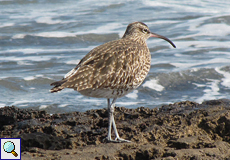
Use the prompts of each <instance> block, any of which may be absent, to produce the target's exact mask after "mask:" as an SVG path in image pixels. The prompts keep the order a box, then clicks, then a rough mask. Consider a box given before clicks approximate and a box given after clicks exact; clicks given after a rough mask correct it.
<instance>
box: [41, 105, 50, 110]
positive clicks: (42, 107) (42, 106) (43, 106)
mask: <svg viewBox="0 0 230 160" xmlns="http://www.w3.org/2000/svg"><path fill="white" fill-rule="evenodd" d="M47 107H48V106H47V105H41V106H40V107H39V109H45V108H47Z"/></svg>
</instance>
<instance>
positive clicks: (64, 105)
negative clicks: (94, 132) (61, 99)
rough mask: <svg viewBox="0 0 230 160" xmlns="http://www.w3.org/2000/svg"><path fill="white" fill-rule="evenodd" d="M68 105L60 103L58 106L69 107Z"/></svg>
mask: <svg viewBox="0 0 230 160" xmlns="http://www.w3.org/2000/svg"><path fill="white" fill-rule="evenodd" d="M67 106H68V104H60V105H59V106H58V107H59V108H64V107H67Z"/></svg>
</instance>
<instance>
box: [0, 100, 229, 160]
mask: <svg viewBox="0 0 230 160" xmlns="http://www.w3.org/2000/svg"><path fill="white" fill-rule="evenodd" d="M115 121H116V123H117V128H118V132H119V133H120V136H121V137H122V138H124V139H127V140H131V141H132V143H106V142H105V141H104V138H105V137H106V135H107V127H108V118H107V111H106V109H97V110H89V111H86V112H83V113H82V112H72V113H65V114H53V115H50V114H47V113H46V111H38V110H31V109H19V108H17V107H14V106H11V107H3V108H0V137H14V138H16V137H19V138H21V141H22V143H21V149H22V159H23V160H27V159H28V160H29V159H39V160H40V159H46V160H50V159H55V160H56V159H64V160H65V159H68V160H69V159H70V158H72V159H74V160H75V159H82V160H84V159H89V160H92V159H95V160H107V159H109V160H113V159H114V160H115V159H117V160H145V159H146V160H147V159H168V160H173V159H180V160H183V159H184V160H188V159H194V160H196V159H197V160H199V159H202V160H204V159H207V160H210V159H218V160H219V159H224V160H230V100H227V99H221V100H211V101H205V102H203V103H202V104H198V103H195V102H191V101H184V102H178V103H174V104H170V105H164V106H162V107H160V108H158V109H149V108H145V107H140V108H137V109H127V108H124V107H117V108H116V110H115Z"/></svg>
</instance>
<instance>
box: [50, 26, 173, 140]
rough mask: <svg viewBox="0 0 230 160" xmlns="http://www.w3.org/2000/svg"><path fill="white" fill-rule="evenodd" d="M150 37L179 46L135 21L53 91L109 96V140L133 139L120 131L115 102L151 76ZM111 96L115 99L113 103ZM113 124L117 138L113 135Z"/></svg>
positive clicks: (58, 83)
mask: <svg viewBox="0 0 230 160" xmlns="http://www.w3.org/2000/svg"><path fill="white" fill-rule="evenodd" d="M149 37H156V38H161V39H164V40H166V41H168V42H169V43H170V44H171V45H172V46H173V47H174V48H176V46H175V45H174V44H173V42H172V41H170V40H169V39H168V38H166V37H164V36H161V35H159V34H156V33H153V32H150V30H149V28H148V26H147V25H146V24H144V23H142V22H133V23H131V24H129V25H128V26H127V29H126V31H125V33H124V35H123V37H122V38H121V39H119V40H114V41H110V42H107V43H105V44H102V45H100V46H98V47H96V48H94V49H93V50H91V51H90V52H89V53H88V54H87V55H86V56H85V57H84V58H82V60H81V61H80V62H79V63H78V64H77V66H76V67H75V68H73V69H72V70H71V71H70V72H68V73H67V74H66V75H65V76H64V78H63V79H62V80H60V81H57V82H54V83H52V84H51V85H53V86H54V87H53V88H52V89H51V90H50V92H58V91H61V90H63V89H64V88H73V89H74V90H76V91H78V92H80V93H81V94H82V95H85V96H89V97H96V98H107V102H108V117H109V120H108V135H107V137H106V139H107V140H108V141H109V142H130V141H129V140H125V139H123V138H121V137H120V136H119V134H118V131H117V128H116V124H115V120H114V115H113V113H114V107H115V101H116V100H117V98H120V97H123V96H125V95H127V94H128V93H130V92H131V91H133V90H134V89H136V88H137V87H138V86H140V85H141V83H142V82H143V81H144V79H145V77H146V76H147V74H148V72H149V69H150V61H151V55H150V51H149V49H148V46H147V43H146V40H147V39H148V38H149ZM110 99H113V100H112V103H110ZM112 126H113V130H114V133H115V136H116V138H115V139H112V138H111V130H112Z"/></svg>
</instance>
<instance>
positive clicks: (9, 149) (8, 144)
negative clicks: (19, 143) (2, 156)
mask: <svg viewBox="0 0 230 160" xmlns="http://www.w3.org/2000/svg"><path fill="white" fill-rule="evenodd" d="M3 149H4V151H5V152H7V153H12V154H13V155H14V156H15V157H17V156H18V154H17V153H16V152H15V151H14V150H15V145H14V143H13V142H11V141H7V142H5V143H4V145H3Z"/></svg>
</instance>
